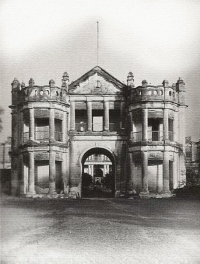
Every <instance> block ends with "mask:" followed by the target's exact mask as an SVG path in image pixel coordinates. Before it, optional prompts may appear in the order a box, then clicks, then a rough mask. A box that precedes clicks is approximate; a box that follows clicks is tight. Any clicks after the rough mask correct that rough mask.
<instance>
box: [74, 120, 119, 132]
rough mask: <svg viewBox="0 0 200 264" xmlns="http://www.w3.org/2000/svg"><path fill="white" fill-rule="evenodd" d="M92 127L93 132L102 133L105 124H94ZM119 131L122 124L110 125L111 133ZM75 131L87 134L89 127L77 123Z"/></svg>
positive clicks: (85, 124)
mask: <svg viewBox="0 0 200 264" xmlns="http://www.w3.org/2000/svg"><path fill="white" fill-rule="evenodd" d="M91 127H92V131H93V132H102V131H103V130H104V129H103V123H92V124H91ZM119 129H120V124H118V123H109V131H110V132H114V131H118V130H119ZM75 130H76V131H77V132H86V131H87V130H88V125H87V123H84V122H80V123H75Z"/></svg>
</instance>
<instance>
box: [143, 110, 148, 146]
mask: <svg viewBox="0 0 200 264" xmlns="http://www.w3.org/2000/svg"><path fill="white" fill-rule="evenodd" d="M147 129H148V109H142V140H143V141H146V140H148V138H147V135H148V133H147Z"/></svg>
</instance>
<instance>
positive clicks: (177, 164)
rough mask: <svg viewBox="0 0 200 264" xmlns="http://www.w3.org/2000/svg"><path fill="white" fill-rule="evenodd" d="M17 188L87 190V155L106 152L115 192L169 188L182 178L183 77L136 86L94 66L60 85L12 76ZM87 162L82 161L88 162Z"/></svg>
mask: <svg viewBox="0 0 200 264" xmlns="http://www.w3.org/2000/svg"><path fill="white" fill-rule="evenodd" d="M10 108H11V109H12V193H13V194H21V195H26V196H34V195H37V194H44V195H45V194H49V195H56V194H58V193H64V194H66V195H69V196H70V195H71V196H80V197H82V189H83V187H84V186H82V174H83V172H84V168H86V165H88V161H89V160H88V157H90V156H92V155H93V156H95V155H98V156H106V157H107V158H108V159H109V162H110V163H109V166H110V167H109V170H110V169H111V170H112V177H113V181H114V190H115V192H114V193H115V195H119V194H120V193H126V192H132V191H134V192H137V193H140V194H141V195H142V194H143V195H151V194H153V193H160V194H163V195H166V194H167V195H170V192H171V190H173V189H174V188H177V187H178V186H180V184H181V182H183V181H184V180H185V177H186V176H185V154H184V153H185V147H184V146H185V121H184V120H185V108H186V105H185V84H184V82H183V80H181V79H179V80H178V81H177V83H176V84H173V85H171V86H170V85H169V84H168V81H166V80H164V81H163V82H162V84H161V85H158V86H153V85H149V84H148V83H147V81H142V85H141V86H138V87H135V86H134V76H133V74H132V73H131V72H130V73H129V74H128V77H127V84H126V85H125V84H124V83H122V82H120V81H119V80H117V79H116V78H115V77H113V76H112V75H110V74H109V73H108V72H106V71H105V70H103V69H102V68H101V67H99V66H96V67H94V68H93V69H92V70H90V71H89V72H87V73H86V74H84V75H83V76H82V77H80V78H79V79H77V80H76V81H74V82H72V83H70V84H69V76H68V74H67V73H66V72H65V73H64V75H63V78H62V84H61V87H58V86H56V85H55V82H54V81H53V80H50V81H49V85H45V86H39V85H36V84H35V82H34V80H33V79H30V81H29V84H28V86H25V84H24V83H22V84H20V83H19V81H18V80H17V79H14V81H13V82H12V105H11V106H10ZM84 166H85V167H84Z"/></svg>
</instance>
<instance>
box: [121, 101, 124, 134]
mask: <svg viewBox="0 0 200 264" xmlns="http://www.w3.org/2000/svg"><path fill="white" fill-rule="evenodd" d="M124 108H125V103H124V102H123V101H121V103H120V129H123V128H124Z"/></svg>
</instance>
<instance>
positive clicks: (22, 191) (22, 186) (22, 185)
mask: <svg viewBox="0 0 200 264" xmlns="http://www.w3.org/2000/svg"><path fill="white" fill-rule="evenodd" d="M20 178H21V183H20V194H26V180H25V179H24V160H23V154H20Z"/></svg>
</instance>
